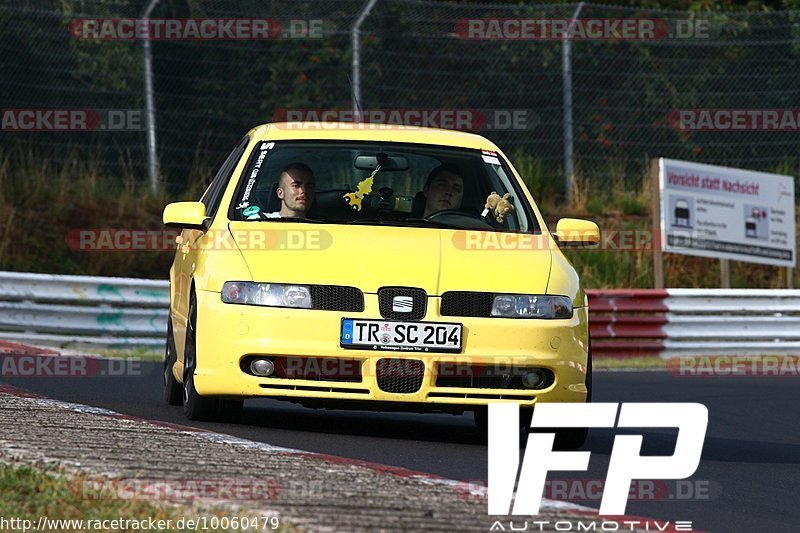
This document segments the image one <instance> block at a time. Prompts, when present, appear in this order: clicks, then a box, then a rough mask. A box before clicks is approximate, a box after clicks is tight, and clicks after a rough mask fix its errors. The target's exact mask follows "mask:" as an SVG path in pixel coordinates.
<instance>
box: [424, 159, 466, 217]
mask: <svg viewBox="0 0 800 533" xmlns="http://www.w3.org/2000/svg"><path fill="white" fill-rule="evenodd" d="M422 194H424V195H425V212H424V213H423V215H422V216H423V218H424V217H427V216H428V215H430V214H432V213H435V212H436V211H441V210H443V209H458V208H460V207H461V200H462V199H463V198H464V178H462V177H461V174H460V172H459V170H458V168H457V167H455V166H453V165H439V166H438V167H436V168H434V169H433V170H432V171H431V173H430V174H428V179H427V180H425V186H424V187H423V188H422Z"/></svg>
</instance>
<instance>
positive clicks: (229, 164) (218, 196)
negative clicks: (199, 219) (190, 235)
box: [200, 137, 250, 218]
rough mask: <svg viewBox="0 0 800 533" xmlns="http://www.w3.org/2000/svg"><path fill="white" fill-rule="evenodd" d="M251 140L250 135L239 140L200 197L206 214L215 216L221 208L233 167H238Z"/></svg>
mask: <svg viewBox="0 0 800 533" xmlns="http://www.w3.org/2000/svg"><path fill="white" fill-rule="evenodd" d="M249 142H250V137H245V138H244V139H242V140H241V141H240V142H239V144H238V146H236V148H234V149H233V152H231V153H230V155H229V156H228V158H227V159H226V160H225V162H224V163H222V166H221V167H219V171H217V175H216V176H214V181H212V182H211V185H210V186H209V187H208V190H206V192H205V194H204V195H203V197H202V198H201V199H200V201H201V202H203V203H204V204H205V205H206V215H208V216H209V217H211V218H214V216H215V215H216V214H217V209H219V204H220V202H221V201H222V194H223V193H224V192H225V188H226V185H228V181H229V180H230V179H231V174H233V169H234V168H236V165H237V164H238V163H239V160H240V159H241V158H242V154H244V152H245V150H246V149H247V144H248V143H249Z"/></svg>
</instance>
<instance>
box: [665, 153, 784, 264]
mask: <svg viewBox="0 0 800 533" xmlns="http://www.w3.org/2000/svg"><path fill="white" fill-rule="evenodd" d="M658 188H659V195H660V196H659V198H660V204H661V209H660V210H661V242H662V243H663V246H664V248H663V249H664V251H665V252H675V253H681V254H686V255H698V256H703V257H716V258H719V259H733V260H736V261H747V262H750V263H762V264H766V265H778V266H788V267H794V266H795V264H796V261H797V243H796V240H795V201H794V178H793V177H792V176H781V175H779V174H767V173H764V172H753V171H750V170H740V169H735V168H727V167H717V166H712V165H702V164H699V163H689V162H687V161H676V160H674V159H663V158H662V159H659V175H658Z"/></svg>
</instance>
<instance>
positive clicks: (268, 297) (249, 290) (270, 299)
mask: <svg viewBox="0 0 800 533" xmlns="http://www.w3.org/2000/svg"><path fill="white" fill-rule="evenodd" d="M222 301H223V302H225V303H228V304H246V305H266V306H270V307H300V308H303V309H311V307H312V306H311V293H310V292H309V290H308V287H306V286H305V285H286V284H282V283H252V282H249V281H226V282H225V284H224V285H222Z"/></svg>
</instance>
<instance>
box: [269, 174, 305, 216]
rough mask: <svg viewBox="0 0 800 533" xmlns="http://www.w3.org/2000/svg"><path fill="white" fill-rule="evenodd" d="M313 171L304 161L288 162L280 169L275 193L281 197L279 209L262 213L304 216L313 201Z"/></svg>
mask: <svg viewBox="0 0 800 533" xmlns="http://www.w3.org/2000/svg"><path fill="white" fill-rule="evenodd" d="M314 182H315V178H314V172H313V171H312V170H311V168H310V167H309V166H308V165H306V164H305V163H290V164H288V165H286V166H285V167H284V168H283V170H281V173H280V177H279V178H278V188H277V189H276V190H275V194H277V195H278V198H280V199H281V208H280V210H279V211H273V212H272V213H264V216H265V217H267V218H297V217H300V218H302V217H305V216H306V213H307V212H308V210H309V208H310V207H311V204H312V203H314Z"/></svg>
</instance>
